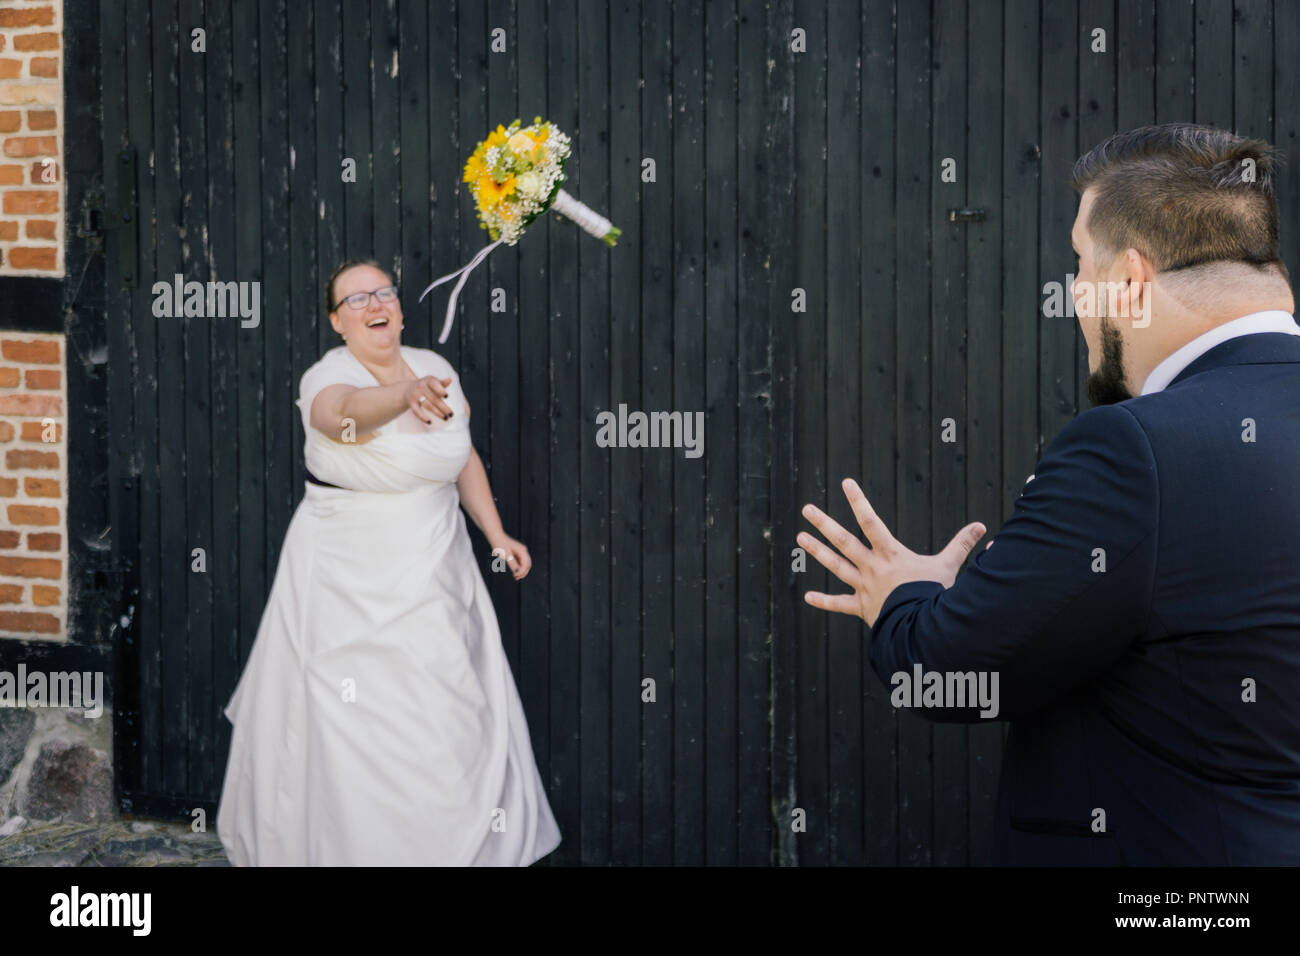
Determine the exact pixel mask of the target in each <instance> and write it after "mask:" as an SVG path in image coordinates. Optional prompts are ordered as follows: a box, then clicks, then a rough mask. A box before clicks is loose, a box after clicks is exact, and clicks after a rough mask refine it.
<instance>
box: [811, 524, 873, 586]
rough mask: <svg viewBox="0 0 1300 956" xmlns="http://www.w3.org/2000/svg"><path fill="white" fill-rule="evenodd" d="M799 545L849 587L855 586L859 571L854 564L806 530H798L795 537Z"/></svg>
mask: <svg viewBox="0 0 1300 956" xmlns="http://www.w3.org/2000/svg"><path fill="white" fill-rule="evenodd" d="M795 540H796V541H798V542H799V545H800V546H801V547H802V548H803V549H804V550H805V551H807V552H808V553H809V554H811V555H812V556H813V557H814V558H816V559H817V563H818V564H820V565H821V566H822V567H823V568H825V569H826V570H827V571H829V572H830V573H831V574H833V575H835V576H836V577H837V578H839V579H840V580H841V581H843V582H844V583H845V584H847V585H848V586H849V587H851V588H857V586H858V577H859V572H858V569H857V567H856V566H854V565H853V564H851V563H850V562H848V561H846V560H844V558H842V557H840V556H839V555H838V554H836V553H835V552H834V551H832V550H831V549H830V548H828V547H826V545H824V544H822V543H821V542H820V541H818V540H817V539H816V538H814V537H813V536H812V535H810V534H809V533H808V532H807V531H800V532H799V534H798V535H797V536H796V537H795Z"/></svg>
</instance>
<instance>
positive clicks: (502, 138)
mask: <svg viewBox="0 0 1300 956" xmlns="http://www.w3.org/2000/svg"><path fill="white" fill-rule="evenodd" d="M570 151H571V149H570V145H569V137H568V136H566V135H565V134H564V133H563V132H561V131H560V130H559V129H557V128H556V127H555V126H553V125H552V124H551V123H549V122H546V123H544V122H542V118H541V117H540V116H537V117H534V118H533V124H532V125H531V126H522V125H521V124H520V122H519V120H515V121H514V122H513V123H511V124H510V126H509V127H505V126H498V127H497V128H496V130H495V131H494V132H492V133H490V134H489V135H488V138H487V139H485V140H483V141H482V142H481V143H479V144H478V146H476V147H475V149H474V152H473V153H471V154H470V157H469V159H468V160H466V161H465V175H464V181H465V182H467V183H469V188H470V192H471V193H472V194H473V196H474V204H475V206H476V207H477V209H478V218H479V224H480V228H482V229H486V230H487V231H488V235H490V236H491V237H492V238H493V240H495V241H494V242H493V243H492V244H491V245H489V246H485V247H484V248H483V249H480V250H479V251H478V253H477V254H476V255H475V256H474V258H473V259H471V260H470V261H469V262H468V263H467V264H465V265H464V266H462V267H461V268H459V269H457V270H456V271H455V272H451V273H448V274H447V275H445V276H443V277H442V278H440V279H438V280H436V281H434V282H432V283H430V285H429V286H428V288H426V289H425V290H424V292H422V293H421V294H420V301H424V297H425V296H426V295H428V294H429V292H430V291H431V290H432V289H434V288H436V287H437V286H439V285H442V283H444V282H449V281H450V280H452V279H454V278H456V277H457V276H459V277H460V279H459V281H458V282H457V283H456V286H455V288H454V289H452V293H451V298H450V299H449V301H448V302H447V317H446V320H445V321H444V322H443V326H442V334H441V335H439V336H438V341H439V342H440V343H441V342H446V341H447V336H448V335H449V334H450V332H451V323H452V318H453V316H454V315H455V310H456V297H457V296H458V295H459V294H460V290H461V288H462V287H463V286H464V285H465V280H466V279H468V278H469V274H470V272H472V271H473V270H474V268H475V267H476V266H477V265H478V264H479V263H480V262H482V261H483V260H484V259H486V258H487V256H488V253H490V252H491V251H492V250H493V249H495V248H496V247H497V246H499V245H500V244H501V243H503V242H504V243H505V244H506V245H509V246H513V245H514V244H515V243H517V242H518V241H519V239H520V237H521V236H523V234H524V230H525V229H527V228H528V226H529V225H530V224H531V223H532V221H533V220H534V219H536V218H537V217H538V216H540V215H541V214H542V213H544V212H546V211H547V210H548V209H554V210H555V211H556V212H558V213H560V214H561V215H562V216H565V217H566V218H568V219H571V220H573V221H574V222H575V223H577V224H578V225H579V226H581V227H582V229H583V230H584V231H585V232H587V233H588V234H589V235H591V236H594V237H595V238H597V239H600V240H602V241H603V242H604V243H605V244H606V245H609V246H613V245H614V244H615V243H616V242H617V241H618V237H619V235H620V234H621V233H620V230H619V229H618V228H617V227H616V226H614V225H612V224H611V223H610V221H609V220H608V219H606V218H605V217H604V216H602V215H600V214H598V213H596V212H594V211H593V210H592V209H591V208H590V207H588V206H586V205H584V204H583V203H580V202H578V200H576V199H574V198H573V197H572V196H570V195H569V194H568V193H566V192H565V191H564V190H563V189H561V188H560V186H561V184H562V183H563V182H564V180H565V175H564V164H565V162H566V161H567V160H568V158H569V153H570Z"/></svg>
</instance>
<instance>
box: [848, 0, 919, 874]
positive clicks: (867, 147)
mask: <svg viewBox="0 0 1300 956" xmlns="http://www.w3.org/2000/svg"><path fill="white" fill-rule="evenodd" d="M861 6H862V45H863V64H862V91H861V96H862V105H861V115H862V122H861V124H860V128H861V131H860V140H861V145H860V151H861V152H860V155H861V167H860V169H859V174H858V178H859V179H860V180H861V182H862V198H861V215H862V223H863V229H862V237H861V242H862V253H861V257H860V264H859V269H858V276H859V281H860V282H861V285H862V334H861V342H860V346H859V350H858V353H857V354H858V367H859V374H860V376H861V382H862V386H861V388H862V392H861V394H862V405H861V410H860V412H859V416H860V417H859V420H860V422H861V427H862V436H863V440H862V449H861V451H862V459H861V465H860V474H861V475H862V480H861V481H860V482H859V483H860V484H861V485H862V487H863V489H870V493H871V494H873V495H875V496H876V499H878V500H879V501H880V502H882V503H883V502H890V501H894V500H896V498H897V495H898V475H897V472H896V464H895V461H894V450H895V448H896V447H897V440H898V422H897V420H896V418H895V416H894V415H892V414H889V411H890V410H892V409H893V406H894V402H895V397H894V396H895V386H896V381H895V375H896V371H895V369H896V356H897V355H898V329H897V322H896V319H895V314H896V311H897V303H898V301H899V300H898V289H897V288H896V287H895V284H894V279H895V270H896V268H897V264H898V247H897V242H896V235H895V233H896V230H897V228H898V219H897V209H896V199H895V197H896V187H897V184H898V180H899V178H900V177H902V176H904V175H906V174H907V171H908V170H909V169H910V168H911V163H910V162H909V163H906V164H904V165H902V166H899V165H898V164H897V162H896V156H895V145H894V143H895V138H896V136H897V124H898V122H899V121H900V119H901V120H902V121H905V120H906V117H901V118H896V117H895V113H894V104H895V100H896V97H897V95H898V84H899V82H900V78H899V77H898V76H897V67H898V62H897V57H896V55H895V49H896V47H895V43H896V37H895V30H894V22H895V9H896V7H897V4H877V3H871V2H866V3H863V4H862V5H861ZM906 82H909V83H910V80H908V81H906ZM867 639H868V638H867V636H866V633H865V632H863V636H862V638H861V640H862V641H864V642H865V641H866V640H867ZM859 672H860V674H861V675H862V676H861V681H862V690H863V694H862V717H861V727H862V749H863V760H862V781H861V788H862V807H861V813H862V819H863V823H862V826H863V840H864V848H863V853H864V856H863V862H864V863H867V864H871V865H877V866H879V865H890V864H894V863H896V862H897V861H898V858H899V849H898V832H899V831H898V816H899V813H898V759H897V758H898V743H897V740H898V721H899V713H898V710H897V709H896V708H894V707H893V706H892V705H891V704H890V701H889V691H890V688H889V687H888V686H887V685H885V684H883V683H881V681H880V679H879V678H878V677H877V676H876V672H875V670H874V669H873V668H872V666H871V661H870V659H869V657H868V655H867V653H866V648H865V647H864V648H863V654H862V664H861V667H860V669H859Z"/></svg>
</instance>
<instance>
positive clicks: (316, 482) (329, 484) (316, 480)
mask: <svg viewBox="0 0 1300 956" xmlns="http://www.w3.org/2000/svg"><path fill="white" fill-rule="evenodd" d="M303 472H304V473H305V475H306V478H307V480H308V481H310V482H311V483H312V484H313V485H323V486H325V487H326V488H342V487H343V486H342V485H336V484H333V483H332V482H328V481H321V480H320V479H319V478H317V477H316V476H315V475H313V474H312V473H311V469H309V468H308V467H307V466H306V465H303Z"/></svg>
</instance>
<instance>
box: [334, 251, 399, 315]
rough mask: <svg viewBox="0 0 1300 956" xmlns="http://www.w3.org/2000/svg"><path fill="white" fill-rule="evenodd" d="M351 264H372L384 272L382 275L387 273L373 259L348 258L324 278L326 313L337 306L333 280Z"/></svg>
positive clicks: (351, 265)
mask: <svg viewBox="0 0 1300 956" xmlns="http://www.w3.org/2000/svg"><path fill="white" fill-rule="evenodd" d="M353 266H374V267H375V268H376V269H378V270H379V271H380V272H382V273H384V275H388V270H387V269H385V268H384V267H383V266H381V265H380V264H379V263H378V262H376V261H375V260H374V259H349V260H348V261H347V262H345V263H343V265H341V266H339V267H338V268H337V269H335V270H334V274H333V275H331V276H330V277H329V278H328V279H326V280H325V312H326V314H329V313H330V312H333V311H334V310H335V309H336V308H337V307H338V303H337V302H335V301H334V280H335V279H337V278H338V277H339V276H341V275H343V273H345V272H347V271H348V270H349V269H351V268H352V267H353Z"/></svg>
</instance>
